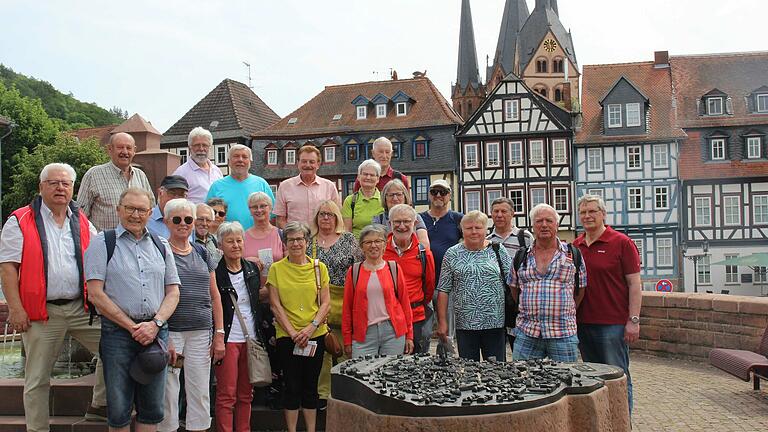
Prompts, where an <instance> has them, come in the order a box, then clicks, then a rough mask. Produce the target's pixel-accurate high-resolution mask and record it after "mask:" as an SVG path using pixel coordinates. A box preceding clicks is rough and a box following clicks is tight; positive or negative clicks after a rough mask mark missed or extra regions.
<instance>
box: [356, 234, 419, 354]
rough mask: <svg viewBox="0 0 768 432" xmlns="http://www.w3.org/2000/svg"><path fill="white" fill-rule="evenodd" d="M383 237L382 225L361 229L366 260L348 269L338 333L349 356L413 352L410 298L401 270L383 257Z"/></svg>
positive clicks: (384, 241) (362, 246)
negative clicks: (342, 338) (341, 336)
mask: <svg viewBox="0 0 768 432" xmlns="http://www.w3.org/2000/svg"><path fill="white" fill-rule="evenodd" d="M386 236H387V232H386V230H385V229H384V227H383V226H381V225H369V226H367V227H365V228H363V230H362V232H361V233H360V246H361V248H362V249H363V255H364V256H365V260H364V261H363V262H362V263H359V264H354V265H353V266H352V268H351V269H349V271H348V272H347V277H346V280H345V283H344V305H343V310H342V314H341V334H342V335H343V337H344V351H345V352H346V354H347V355H348V356H352V357H359V356H364V355H368V354H371V355H377V354H381V355H397V354H403V353H405V354H410V353H411V352H413V320H412V315H411V303H410V298H409V296H408V291H407V288H406V285H405V279H404V275H403V271H402V269H401V268H399V267H397V263H394V262H388V261H385V260H384V249H385V248H386V242H387V240H386Z"/></svg>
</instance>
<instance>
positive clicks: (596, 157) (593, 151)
mask: <svg viewBox="0 0 768 432" xmlns="http://www.w3.org/2000/svg"><path fill="white" fill-rule="evenodd" d="M602 170H603V149H600V148H588V149H587V171H589V172H600V171H602Z"/></svg>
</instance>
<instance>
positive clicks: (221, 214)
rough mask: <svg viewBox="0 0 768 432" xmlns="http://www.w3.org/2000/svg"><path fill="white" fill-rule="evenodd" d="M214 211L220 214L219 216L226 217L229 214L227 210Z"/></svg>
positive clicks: (217, 214)
mask: <svg viewBox="0 0 768 432" xmlns="http://www.w3.org/2000/svg"><path fill="white" fill-rule="evenodd" d="M214 213H215V214H216V216H218V217H226V216H227V212H225V211H216V212H214Z"/></svg>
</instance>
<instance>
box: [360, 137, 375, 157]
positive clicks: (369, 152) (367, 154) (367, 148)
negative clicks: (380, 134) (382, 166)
mask: <svg viewBox="0 0 768 432" xmlns="http://www.w3.org/2000/svg"><path fill="white" fill-rule="evenodd" d="M373 141H374V140H373V138H371V139H370V140H369V141H368V144H365V145H364V146H363V148H364V149H365V154H364V155H363V157H364V158H365V159H373Z"/></svg>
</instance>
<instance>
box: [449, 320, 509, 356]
mask: <svg viewBox="0 0 768 432" xmlns="http://www.w3.org/2000/svg"><path fill="white" fill-rule="evenodd" d="M505 333H506V329H505V328H504V327H502V328H495V329H487V330H460V329H456V344H457V345H458V348H459V357H461V358H464V359H470V360H476V361H480V353H481V352H482V354H483V360H486V361H487V360H488V359H489V358H490V357H496V361H500V362H503V361H507V347H506V345H504V342H505V338H504V335H505Z"/></svg>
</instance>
